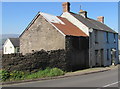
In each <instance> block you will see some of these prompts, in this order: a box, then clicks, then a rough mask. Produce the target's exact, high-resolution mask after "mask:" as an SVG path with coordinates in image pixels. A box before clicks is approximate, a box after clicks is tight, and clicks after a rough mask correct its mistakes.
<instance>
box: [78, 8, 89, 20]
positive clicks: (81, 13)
mask: <svg viewBox="0 0 120 89" xmlns="http://www.w3.org/2000/svg"><path fill="white" fill-rule="evenodd" d="M79 14H80V15H81V16H83V17H84V18H87V11H83V10H82V9H81V10H80V11H79Z"/></svg>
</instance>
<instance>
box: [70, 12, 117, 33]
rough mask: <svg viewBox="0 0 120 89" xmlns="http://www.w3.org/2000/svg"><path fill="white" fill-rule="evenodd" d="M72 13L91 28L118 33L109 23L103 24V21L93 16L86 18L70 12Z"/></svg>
mask: <svg viewBox="0 0 120 89" xmlns="http://www.w3.org/2000/svg"><path fill="white" fill-rule="evenodd" d="M70 14H71V15H72V16H74V17H75V18H76V19H78V20H79V21H80V22H82V23H83V24H84V25H86V26H87V27H89V28H93V29H96V30H102V31H108V32H112V33H116V32H115V31H114V30H112V29H111V28H110V27H108V26H107V25H105V24H103V23H101V22H99V21H97V20H94V19H91V18H88V17H87V18H84V17H82V16H81V15H79V14H75V13H73V12H70Z"/></svg>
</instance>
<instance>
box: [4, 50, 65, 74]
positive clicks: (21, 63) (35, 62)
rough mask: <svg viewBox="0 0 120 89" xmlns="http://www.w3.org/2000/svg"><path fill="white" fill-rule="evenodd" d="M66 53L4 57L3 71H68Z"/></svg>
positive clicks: (56, 51) (57, 51)
mask: <svg viewBox="0 0 120 89" xmlns="http://www.w3.org/2000/svg"><path fill="white" fill-rule="evenodd" d="M65 57H66V51H65V50H52V51H45V50H41V51H38V52H34V53H29V54H26V55H22V54H9V55H3V57H2V69H5V70H7V71H14V70H17V71H28V72H34V71H38V70H40V69H45V68H46V67H50V68H54V67H57V68H60V69H62V70H66V71H67V69H66V65H67V63H66V60H65Z"/></svg>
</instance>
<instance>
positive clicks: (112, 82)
mask: <svg viewBox="0 0 120 89" xmlns="http://www.w3.org/2000/svg"><path fill="white" fill-rule="evenodd" d="M118 83H119V81H118V69H117V68H116V69H113V70H109V71H106V72H100V73H93V74H87V75H80V76H72V77H66V78H61V79H53V80H43V81H34V82H26V83H19V84H13V85H7V86H5V85H4V87H99V89H100V88H101V87H118Z"/></svg>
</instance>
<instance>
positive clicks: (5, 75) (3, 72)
mask: <svg viewBox="0 0 120 89" xmlns="http://www.w3.org/2000/svg"><path fill="white" fill-rule="evenodd" d="M9 77H10V73H9V72H8V71H6V70H1V71H0V78H1V79H2V81H5V80H6V79H8V78H9Z"/></svg>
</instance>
